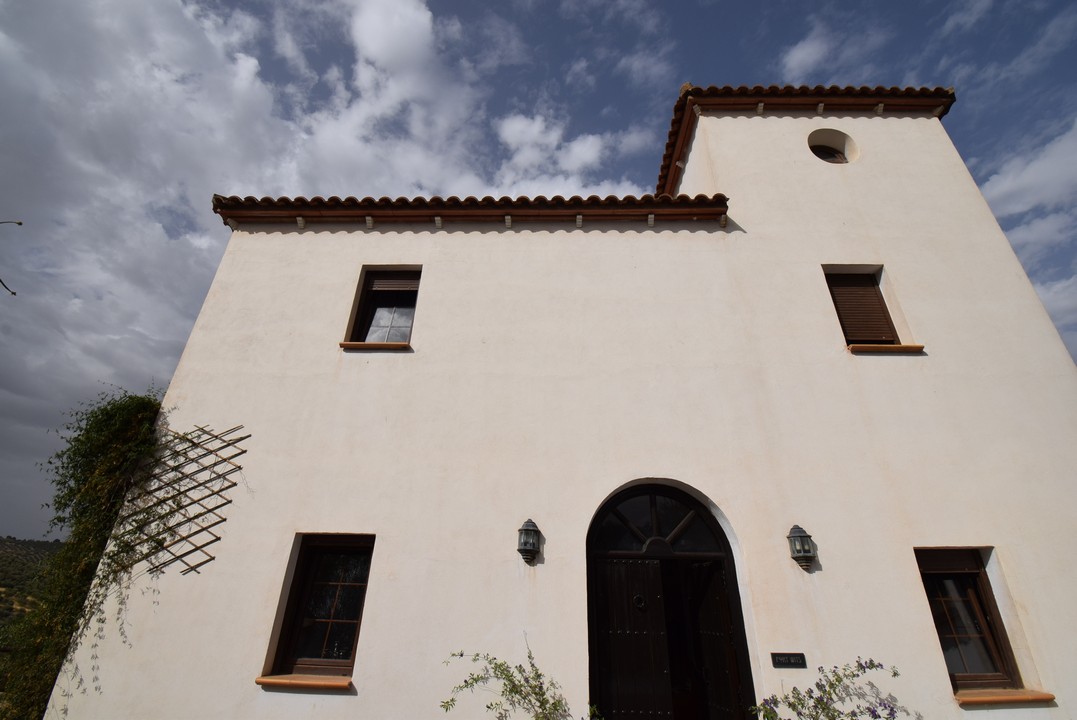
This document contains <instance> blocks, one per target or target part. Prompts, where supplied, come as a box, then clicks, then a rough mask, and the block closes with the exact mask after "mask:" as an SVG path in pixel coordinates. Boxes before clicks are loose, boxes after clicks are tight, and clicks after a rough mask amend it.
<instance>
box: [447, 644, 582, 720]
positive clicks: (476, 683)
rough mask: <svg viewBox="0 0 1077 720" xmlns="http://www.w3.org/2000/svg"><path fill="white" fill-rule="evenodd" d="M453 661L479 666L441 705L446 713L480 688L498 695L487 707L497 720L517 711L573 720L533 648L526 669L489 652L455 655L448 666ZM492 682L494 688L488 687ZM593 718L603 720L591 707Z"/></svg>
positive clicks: (543, 719) (537, 718) (539, 719)
mask: <svg viewBox="0 0 1077 720" xmlns="http://www.w3.org/2000/svg"><path fill="white" fill-rule="evenodd" d="M454 658H469V659H470V660H471V662H473V663H476V664H477V665H478V666H479V667H478V670H477V671H476V672H473V673H469V674H468V676H467V677H466V678H465V679H464V681H463V682H462V683H460V684H459V685H457V686H456V687H454V688H453V689H452V694H451V695H450V696H449V698H448V699H447V700H443V701H442V702H441V709H442V710H444V711H445V712H449V711H450V710H452V709H453V708H454V707H456V696H457V695H459V694H460V693H462V692H463V691H464V690H467V691H469V692H475V688H478V687H481V688H484V689H487V690H491V692H493V693H495V695H497V699H495V700H492V701H490V702H488V703H487V704H486V710H487V712H491V713H493V714H494V716H495V717H496V718H497V720H507V719H508V718H510V717H512V716H513V714H514V713H515V712H516V711H521V712H523V713H524V714H525V715H526V716H527V717H529V718H531V719H532V720H572V713H571V711H570V710H569V708H568V701H567V700H565V696H564V695H562V694H561V686H560V685H558V684H557V682H556V681H555V680H553V679H552V678H549V677H547V676H546V675H545V674H544V673H543V672H542V671H541V670H540V669H539V668H538V666H537V665H536V664H535V656H534V655H532V654H531V648H528V649H527V665H526V666H524V665H513V664H511V663H508V662H505V661H504V660H500V659H498V658H496V657H494V656H493V655H490V654H488V653H482V654H480V653H475V654H473V655H466V654H465V653H464V652H463V651H460V652H458V653H453V654H452V655H451V656H450V657H449V660H446V661H445V664H446V665H448V664H449V662H450V661H452V660H453V659H454ZM491 683H493V684H494V686H495V688H494V689H492V688H490V687H489V685H490V684H491ZM590 717H591V718H595V719H596V720H601V718H599V716H598V714H597V713H596V712H595V710H594V708H591V713H590Z"/></svg>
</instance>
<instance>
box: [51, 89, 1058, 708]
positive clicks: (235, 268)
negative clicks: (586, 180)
mask: <svg viewBox="0 0 1077 720" xmlns="http://www.w3.org/2000/svg"><path fill="white" fill-rule="evenodd" d="M953 101H954V96H953V93H952V91H948V90H928V89H907V90H901V89H883V88H876V89H869V88H814V89H811V88H788V87H785V88H777V87H772V88H728V87H727V88H713V87H712V88H698V87H687V86H686V87H685V88H683V89H682V91H681V94H680V96H679V98H678V101H677V103H676V106H675V109H674V117H673V123H672V128H671V131H670V136H669V142H668V144H667V147H666V152H665V155H664V158H663V161H662V166H661V170H660V176H659V184H658V188H657V193H656V195H653V196H652V195H648V196H644V197H641V198H634V197H628V198H606V199H599V198H589V199H581V198H570V199H564V198H561V197H555V198H553V199H546V198H542V197H539V198H533V199H529V198H517V199H508V198H503V199H500V200H497V199H493V198H485V199H481V200H478V199H474V198H467V199H458V198H448V199H440V198H429V199H424V198H416V199H398V200H388V199H382V200H375V199H371V198H366V199H356V198H347V199H340V198H336V197H334V198H329V199H327V200H326V199H321V198H314V199H310V200H308V199H305V198H279V199H269V198H263V199H260V200H259V199H256V198H253V197H248V198H239V197H219V196H218V197H215V198H214V209H215V211H216V212H217V213H218V214H220V215H221V217H222V218H223V219H224V221H225V222H227V223H228V224H229V225H230V226H231V227H232V229H233V234H232V237H231V240H230V242H229V245H228V248H227V250H226V252H225V255H224V258H223V260H222V262H221V265H220V268H219V270H218V272H217V276H216V278H215V280H214V283H213V285H212V288H211V289H210V292H209V294H208V296H207V298H206V302H205V305H204V307H203V309H202V312H201V314H200V315H199V318H198V320H197V322H196V324H195V327H194V330H193V331H192V334H191V337H190V340H189V342H188V344H187V347H186V349H185V351H184V354H183V357H182V359H181V361H180V364H179V367H178V369H177V371H176V374H175V377H174V379H173V381H172V384H171V386H170V387H169V390H168V393H167V395H166V397H165V402H164V404H165V406H166V407H168V408H169V409H170V412H169V416H168V423H169V425H170V426H171V427H172V428H173V429H175V430H177V431H184V430H186V429H188V428H191V427H195V426H201V427H213V428H218V429H219V428H231V427H235V426H240V425H242V426H243V428H244V430H243V432H244V433H245V434H249V437H248V438H246V439H245V440H244V441H243V449H244V450H246V454H245V455H243V456H242V458H241V459H240V460H238V461H237V462H240V463H241V464H242V477H243V482H242V483H240V484H239V485H237V486H236V487H235V488H233V489H232V490H231V491H230V494H229V498H228V499H229V500H230V501H231V502H230V504H229V505H228V506H227V508H226V510H222V513H224V514H226V519H227V522H226V523H223V524H221V525H219V526H217V527H216V528H215V532H216V535H217V536H219V537H220V541H219V542H216V543H215V544H214V545H213V548H212V558H213V559H212V561H211V562H206V563H205V564H204V565H201V566H200V567H198V572H197V573H187V574H180V573H179V572H171V571H166V572H165V573H164V574H163V575H162V576H161V577H160V578H159V579H158V580H157V582H156V589H157V593H156V594H155V595H152V596H145V597H143V596H139V595H135V596H132V598H131V601H130V603H129V606H128V610H127V622H128V626H129V630H128V635H127V636H128V641H129V642H128V644H127V645H125V644H124V643H123V642H122V641H121V640H120V639H119V638H118V637H116V636H115V633H109V632H107V631H106V634H105V637H104V639H103V640H102V641H101V642H100V643H99V646H98V648H97V650H96V653H97V656H98V662H97V667H98V669H97V673H98V675H99V677H100V685H101V690H100V691H99V692H95V691H92V690H91V691H89V692H87V693H86V694H77V693H76V694H75V695H73V696H71V697H69V698H66V699H64V698H63V697H62V696H61V693H60V692H59V691H61V690H64V689H65V688H66V685H65V682H66V681H65V680H64V679H63V678H62V679H61V681H60V683H59V684H58V692H56V693H54V700H53V710H58V709H59V707H60V706H61V705H66V706H67V708H68V710H69V713H70V717H73V718H83V717H108V718H126V717H130V718H135V717H139V718H142V717H155V718H190V717H228V718H242V717H249V718H260V719H268V718H294V717H300V716H302V717H318V718H352V717H367V718H409V719H411V718H426V717H429V718H433V717H441V716H442V715H443V713H442V711H441V710H440V709H439V701H441V700H443V699H445V698H446V697H447V696H448V693H449V690H450V689H451V688H452V686H453V685H454V684H456V683H457V682H459V681H460V680H461V679H462V678H463V676H464V674H465V673H466V672H467V671H468V670H469V669H470V667H468V666H466V665H465V664H456V665H450V666H448V667H446V666H444V665H443V664H442V661H443V660H444V659H445V658H446V657H447V656H448V655H449V654H450V653H451V652H455V651H459V650H461V649H463V650H465V651H468V652H473V651H477V652H489V653H493V654H495V655H497V656H499V657H503V658H506V659H510V660H522V659H523V658H524V657H525V654H526V647H527V646H529V647H530V649H531V650H532V651H533V652H534V654H535V657H536V659H537V661H538V663H539V665H540V666H541V667H542V668H543V669H544V670H545V671H546V672H548V673H549V674H550V675H552V676H553V677H554V678H556V679H557V680H558V681H559V682H560V683H561V684H562V685H563V687H564V690H565V693H566V695H567V697H568V698H569V700H570V701H571V703H572V705H573V707H574V708H576V712H577V713H578V714H580V713H582V712H584V708H586V706H587V705H588V703H591V704H594V705H596V706H597V707H598V709H599V711H600V712H601V713H602V715H603V717H605V718H607V719H609V720H613V719H615V718H640V717H672V718H692V719H695V718H708V719H712V720H719V719H721V720H725V719H727V718H746V717H749V713H748V711H747V708H748V706H749V705H751V704H752V703H753V702H755V700H756V699H757V698H760V697H762V696H764V695H768V694H770V693H774V692H781V691H782V690H783V689H784V690H788V689H790V688H791V687H792V686H799V687H801V688H805V687H808V686H811V685H812V683H813V682H814V680H815V677H816V675H815V671H814V668H815V667H817V666H820V665H826V666H829V665H835V664H842V663H845V662H849V661H853V660H855V659H856V658H857V657H858V656H860V657H864V658H867V657H873V658H875V659H877V660H882V661H884V662H886V663H887V664H893V665H896V666H898V667H899V668H900V669H901V671H902V675H901V677H900V678H896V679H881V680H879V683H880V685H881V686H882V687H883V688H884V690H885V691H889V692H893V693H894V694H895V695H896V696H897V698H898V699H899V700H900V702H901V704H902V705H903V706H904V707H906V708H907V709H908V710H909V711H910V712H913V713H916V712H919V713H921V714H922V715H923V717H926V718H932V719H933V720H934V719H943V720H945V719H948V718H953V719H957V718H962V717H965V716H966V715H967V714H968V713H969V708H970V707H971V706H972V705H974V704H977V703H979V704H983V706H984V707H986V708H988V709H987V711H986V712H988V713H989V714H990V716H991V717H992V718H1000V719H1005V720H1009V719H1015V718H1028V717H1037V718H1058V719H1061V718H1067V717H1070V716H1071V714H1072V712H1073V710H1072V706H1073V703H1074V702H1077V681H1075V680H1074V678H1077V655H1075V654H1074V653H1073V652H1072V648H1071V647H1070V645H1071V642H1070V640H1071V639H1070V635H1071V630H1072V629H1073V628H1075V627H1077V603H1074V602H1073V599H1072V598H1073V595H1074V594H1075V591H1077V582H1075V581H1074V580H1073V574H1072V572H1070V570H1069V565H1068V562H1067V561H1066V560H1067V552H1068V549H1069V548H1070V547H1072V546H1074V545H1077V524H1075V523H1074V520H1073V517H1074V513H1073V507H1074V504H1075V500H1077V490H1075V484H1074V482H1073V469H1074V468H1075V467H1077V445H1075V444H1074V442H1073V439H1074V437H1077V370H1075V368H1074V364H1073V362H1072V360H1071V359H1070V357H1069V355H1068V354H1067V352H1066V350H1065V348H1064V346H1063V344H1062V342H1061V340H1060V339H1059V337H1058V335H1057V332H1056V331H1055V329H1054V327H1053V326H1052V324H1051V322H1050V320H1049V319H1048V317H1047V314H1046V312H1045V311H1044V309H1043V307H1042V305H1041V304H1040V302H1039V300H1038V298H1037V297H1036V294H1035V292H1034V290H1033V288H1032V286H1031V284H1030V283H1029V281H1028V279H1027V277H1026V276H1025V274H1024V272H1023V271H1022V269H1021V266H1020V264H1019V263H1018V261H1017V259H1016V258H1015V256H1014V254H1013V252H1012V251H1011V249H1010V246H1009V244H1008V243H1007V241H1006V238H1005V237H1004V235H1003V233H1002V231H1001V230H1000V229H999V227H998V225H997V223H996V222H995V220H994V218H993V217H992V215H991V213H990V211H989V209H988V207H987V205H986V203H985V202H984V200H983V198H982V197H981V195H980V193H979V191H978V189H977V187H976V185H975V183H974V182H973V180H972V178H971V177H970V176H969V173H968V172H967V170H966V168H965V166H964V164H963V162H962V161H961V158H960V157H959V156H958V154H957V152H956V150H955V149H954V147H953V145H952V144H951V142H950V140H949V138H948V137H947V135H946V132H945V130H944V129H943V126H942V124H941V121H940V120H941V117H942V116H943V115H945V114H946V112H947V111H948V109H949V108H950V106H951V104H952V103H953ZM528 520H531V521H533V523H534V525H535V526H536V527H537V530H538V547H537V551H536V552H535V554H534V557H533V558H529V559H530V562H527V561H525V559H524V558H522V557H521V553H520V552H518V550H524V551H526V552H525V554H527V555H530V554H531V553H530V548H528V547H518V546H519V545H520V538H521V534H520V533H519V532H518V530H519V529H521V527H522V526H525V525H526V522H525V521H528ZM794 526H797V527H796V529H794ZM529 527H530V526H527V528H529ZM527 528H525V529H527ZM526 534H527V533H526V532H525V533H524V534H523V535H525V536H526ZM806 534H810V536H811V538H810V539H807V540H805V539H804V535H806ZM526 539H527V538H526V537H524V540H526ZM793 542H797V543H800V544H799V546H798V547H799V548H800V550H801V551H802V553H803V556H801V557H798V558H796V559H794V558H793V557H791V549H790V548H791V544H792V543H793ZM524 544H525V545H526V542H525V543H524ZM798 561H799V562H798ZM90 652H91V650H90V648H89V645H88V644H87V645H86V647H85V649H84V651H81V652H80V656H79V658H78V660H79V663H80V664H81V665H83V666H84V667H89V666H90V664H91V663H90V660H89V653H90ZM801 660H803V664H804V665H806V668H800V667H796V665H798V664H800V661H801ZM486 701H487V698H485V697H482V696H476V697H474V698H470V697H468V696H463V697H461V699H460V704H461V706H460V709H458V710H456V711H455V713H456V714H460V715H461V716H467V717H477V716H479V715H481V714H482V712H483V710H482V706H483V705H484V704H485V702H486ZM469 703H471V704H470V705H469ZM450 717H451V716H450Z"/></svg>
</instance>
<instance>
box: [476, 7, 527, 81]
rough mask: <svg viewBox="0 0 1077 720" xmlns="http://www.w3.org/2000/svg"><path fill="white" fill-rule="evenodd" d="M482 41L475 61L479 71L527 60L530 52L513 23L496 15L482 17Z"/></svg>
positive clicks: (484, 71) (480, 26) (496, 68)
mask: <svg viewBox="0 0 1077 720" xmlns="http://www.w3.org/2000/svg"><path fill="white" fill-rule="evenodd" d="M479 32H480V34H481V35H482V42H481V43H479V45H480V48H481V51H480V53H479V55H478V59H477V61H476V63H475V65H476V68H477V69H478V70H479V72H481V73H484V74H489V73H491V72H493V71H495V70H498V69H500V68H502V67H505V66H509V65H521V64H523V63H526V62H528V60H529V56H530V53H529V51H528V48H527V43H526V42H525V41H524V36H523V33H522V32H520V28H518V27H517V26H516V25H514V24H513V23H511V22H509V21H508V20H505V19H504V18H502V17H499V16H497V15H490V16H487V17H486V18H483V20H482V22H480V23H479Z"/></svg>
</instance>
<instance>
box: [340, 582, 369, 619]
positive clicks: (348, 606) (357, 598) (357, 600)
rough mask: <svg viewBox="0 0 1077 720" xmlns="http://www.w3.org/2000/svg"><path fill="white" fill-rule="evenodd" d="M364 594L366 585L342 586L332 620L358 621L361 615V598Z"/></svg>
mask: <svg viewBox="0 0 1077 720" xmlns="http://www.w3.org/2000/svg"><path fill="white" fill-rule="evenodd" d="M365 594H366V585H342V586H341V587H340V595H339V596H338V598H337V609H336V613H334V615H333V619H334V620H358V619H359V616H360V615H362V614H363V596H364V595H365Z"/></svg>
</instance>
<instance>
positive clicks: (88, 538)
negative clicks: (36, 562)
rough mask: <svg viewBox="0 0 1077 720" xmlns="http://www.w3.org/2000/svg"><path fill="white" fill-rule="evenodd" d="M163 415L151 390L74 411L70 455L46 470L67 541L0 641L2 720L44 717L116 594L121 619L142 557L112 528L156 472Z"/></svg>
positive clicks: (147, 513)
mask: <svg viewBox="0 0 1077 720" xmlns="http://www.w3.org/2000/svg"><path fill="white" fill-rule="evenodd" d="M160 408H161V404H160V399H159V395H158V393H157V392H156V391H154V390H152V389H151V391H150V392H149V393H147V394H145V395H132V394H130V393H127V392H126V391H123V390H119V391H115V392H111V393H104V394H102V395H101V396H100V397H98V399H97V401H96V402H94V403H92V404H88V405H84V406H82V407H80V408H79V409H77V410H74V411H72V412H71V414H70V421H69V422H68V423H67V424H66V425H65V426H64V427H63V429H62V430H61V431H60V434H61V435H62V436H63V438H64V440H65V441H66V447H64V448H63V449H62V450H60V451H58V452H57V453H56V454H55V455H53V456H52V458H50V459H49V460H48V461H47V462H46V463H45V465H44V469H45V470H46V472H47V473H48V474H49V475H50V479H51V481H52V484H53V486H54V488H55V494H54V497H53V502H52V509H53V512H54V516H53V519H52V522H51V527H53V528H59V529H62V530H66V531H67V534H68V536H67V541H66V542H64V543H63V544H62V546H61V547H60V549H59V550H58V552H56V554H54V555H53V556H52V557H51V558H49V560H48V562H47V564H46V565H45V568H44V572H43V573H42V575H41V580H40V583H41V585H40V587H41V590H40V593H41V594H40V598H39V603H38V605H37V606H36V607H34V608H32V609H31V611H30V612H28V613H27V614H26V615H24V616H23V617H22V618H20V619H18V620H16V621H14V622H12V623H10V624H9V625H8V626H6V627H5V628H4V629H3V633H2V636H0V645H2V646H3V647H6V648H10V650H11V652H10V654H9V655H8V656H7V657H6V658H4V660H3V663H4V666H3V667H2V668H0V673H2V674H4V675H6V676H7V683H6V688H5V690H6V692H5V693H4V695H3V698H2V700H0V718H3V719H5V720H7V719H10V720H26V718H37V717H41V715H42V714H43V713H44V711H45V708H46V706H47V704H48V700H49V695H50V694H51V692H52V686H53V683H54V682H55V680H56V677H57V675H58V674H59V672H60V671H61V670H62V669H64V667H65V665H66V666H68V667H69V668H70V667H71V655H72V653H73V652H74V651H75V649H77V648H78V646H79V644H80V643H81V642H82V641H83V639H85V638H86V637H91V638H92V639H93V642H94V643H95V644H96V642H97V640H99V639H100V637H101V636H102V633H103V631H104V630H103V628H104V623H105V620H106V619H105V617H104V606H105V602H106V600H107V599H108V598H109V596H110V595H112V594H115V595H116V596H117V598H118V599H119V608H120V610H119V611H118V612H119V613H122V612H123V607H124V600H125V598H126V590H127V589H128V588H129V584H130V578H131V569H132V567H133V566H134V564H135V563H136V562H137V561H138V560H139V559H141V557H142V555H144V554H145V549H144V548H142V547H140V545H139V543H138V541H136V540H134V539H133V538H134V537H135V535H134V534H132V533H124V532H122V531H121V532H117V533H114V528H116V527H117V518H118V517H119V514H120V510H121V508H122V507H123V505H124V501H125V499H126V498H127V497H128V494H129V493H130V492H131V490H132V489H134V488H137V487H140V486H141V485H143V484H144V483H145V482H146V479H147V477H148V474H149V472H150V470H151V469H152V467H151V466H152V462H151V461H152V459H153V457H154V455H155V453H156V452H157V450H158V440H157V432H156V421H157V415H158V413H159V412H160ZM161 512H162V510H161V509H160V508H139V509H136V510H135V512H134V517H133V519H132V520H129V521H127V522H126V523H125V524H124V526H125V527H135V526H138V525H139V524H143V525H144V524H145V523H153V522H155V521H159V520H160V517H159V515H160V513H161ZM110 541H111V542H110ZM118 619H120V620H121V621H122V617H120V618H118ZM91 627H93V628H94V632H92V633H91V632H89V630H90V628H91ZM120 632H121V635H122V633H123V626H122V622H121V623H120ZM93 669H94V670H95V671H96V667H94V668H93ZM74 670H75V672H76V675H77V676H78V677H79V679H80V681H81V675H78V673H77V669H74ZM95 681H96V679H95Z"/></svg>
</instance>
